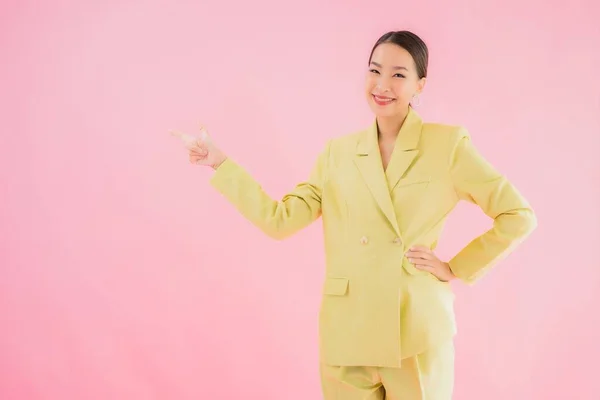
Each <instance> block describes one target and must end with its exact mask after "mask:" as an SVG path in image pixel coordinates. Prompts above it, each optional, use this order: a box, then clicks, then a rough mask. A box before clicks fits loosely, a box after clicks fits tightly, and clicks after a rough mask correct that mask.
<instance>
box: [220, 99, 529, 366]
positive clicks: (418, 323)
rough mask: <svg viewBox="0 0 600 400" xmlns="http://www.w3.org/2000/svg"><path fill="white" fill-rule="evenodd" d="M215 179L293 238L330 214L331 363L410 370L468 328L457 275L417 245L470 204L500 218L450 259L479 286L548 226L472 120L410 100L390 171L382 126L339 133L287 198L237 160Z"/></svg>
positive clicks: (325, 338)
mask: <svg viewBox="0 0 600 400" xmlns="http://www.w3.org/2000/svg"><path fill="white" fill-rule="evenodd" d="M211 184H212V185H213V186H214V187H215V188H216V189H217V190H218V191H219V192H220V193H222V194H223V195H224V196H225V197H226V198H227V199H228V200H229V201H230V202H231V203H232V204H233V205H234V206H235V207H236V208H237V209H238V210H239V211H240V213H241V214H242V215H243V216H245V217H246V218H247V219H248V220H250V221H251V222H252V223H254V224H255V225H256V226H257V227H258V228H260V229H261V230H262V231H264V232H265V233H266V234H268V235H269V236H271V237H273V238H275V239H283V238H285V237H288V236H290V235H292V234H293V233H295V232H297V231H298V230H300V229H301V228H303V227H305V226H307V225H308V224H310V223H311V222H313V221H314V220H316V219H317V218H318V217H319V216H322V218H323V231H324V240H325V254H326V273H325V279H324V285H323V298H322V303H321V309H320V313H319V332H320V333H319V337H320V341H319V342H320V356H321V361H322V362H323V363H326V364H330V365H355V366H356V365H358V366H384V367H399V366H400V364H401V359H403V358H405V357H410V356H412V355H415V354H417V353H420V352H422V351H424V350H426V349H427V348H429V347H430V346H435V345H436V344H438V343H440V342H441V341H444V340H449V339H451V338H452V337H453V336H454V334H455V333H456V324H455V317H454V309H453V308H454V306H453V304H454V293H453V292H452V289H451V287H450V285H449V284H448V283H445V282H441V281H439V280H438V279H437V278H436V277H435V276H433V275H432V274H430V273H429V272H425V271H421V270H418V269H416V268H415V267H414V266H413V265H412V264H411V263H410V262H409V261H408V260H407V258H406V256H405V252H406V251H407V250H408V248H409V247H411V246H413V245H423V246H428V247H429V248H431V249H434V248H435V247H436V244H437V242H438V238H439V236H440V233H441V231H442V227H443V225H444V222H445V220H446V217H447V215H448V214H449V213H450V212H451V211H452V209H453V208H454V207H455V206H456V204H457V203H458V202H459V201H460V200H467V201H470V202H473V203H475V204H477V205H478V206H479V207H480V208H481V209H482V210H483V212H485V213H486V214H487V215H488V216H489V217H491V218H493V219H494V224H493V228H492V229H490V230H489V231H487V232H486V233H484V234H483V235H481V236H479V237H477V238H475V239H474V240H473V241H472V242H470V243H469V244H468V245H467V246H466V247H465V248H464V249H462V250H461V251H460V252H459V253H458V254H457V255H456V256H455V257H454V258H452V259H451V260H450V261H449V264H450V267H451V269H452V271H453V272H454V274H455V275H456V276H457V277H458V278H459V279H461V280H462V281H464V282H466V283H467V284H472V283H473V282H475V281H476V280H477V279H478V278H480V277H481V276H482V275H483V274H484V273H485V272H486V271H487V270H489V268H490V267H491V266H492V265H494V264H495V263H496V262H498V261H499V260H501V259H502V258H504V257H505V256H506V255H507V254H508V253H509V252H510V251H512V250H513V249H514V248H515V246H516V245H517V244H518V243H520V242H521V241H522V240H523V239H524V238H525V237H527V236H528V235H529V233H530V232H531V231H532V230H533V229H534V228H535V227H536V224H537V222H536V217H535V214H534V212H533V210H532V209H531V207H530V205H529V204H528V202H527V201H526V200H525V199H524V198H523V196H522V195H521V194H519V192H518V191H517V189H516V188H515V187H514V186H513V185H512V184H511V183H510V182H509V181H508V180H507V179H506V178H505V177H503V176H502V175H501V174H500V173H499V172H498V171H497V170H496V169H494V167H493V166H492V165H490V163H488V162H487V161H486V160H485V159H484V158H483V157H482V156H481V155H480V154H479V153H478V151H477V150H476V148H475V147H474V146H473V144H472V142H471V140H470V137H469V134H468V133H467V131H466V130H465V129H464V128H462V127H456V126H449V125H442V124H433V123H424V122H423V121H422V120H421V118H420V117H419V116H418V115H417V113H416V112H415V111H414V110H413V109H412V108H410V111H409V113H408V116H407V118H406V120H405V122H404V124H403V126H402V128H401V130H400V132H399V134H398V138H397V140H396V145H395V148H394V151H393V153H392V157H391V159H390V162H389V165H388V168H387V169H386V170H385V171H384V169H383V164H382V160H381V153H380V151H379V146H378V140H377V124H376V122H374V123H373V124H372V125H371V126H370V127H369V128H368V129H365V130H362V131H360V132H357V133H354V134H351V135H346V136H342V137H338V138H333V139H330V140H329V141H328V143H327V145H326V147H325V149H324V151H322V152H321V154H320V156H319V157H318V160H317V162H316V165H315V166H314V168H313V170H312V173H311V174H310V177H309V178H308V179H307V180H306V181H305V182H303V183H300V184H298V185H297V186H296V187H295V188H294V189H293V190H292V191H291V192H290V193H288V194H286V195H285V196H284V197H283V198H282V199H281V200H274V199H272V198H271V197H269V195H267V194H266V193H265V192H264V191H263V189H262V188H261V186H260V185H259V183H257V181H256V180H254V179H253V177H252V176H250V175H249V174H248V173H247V172H246V171H245V170H244V169H243V168H242V167H241V166H240V165H238V164H237V163H235V162H234V161H233V160H231V159H228V160H227V161H225V162H224V163H223V164H221V166H220V167H219V168H217V170H216V172H215V174H214V175H213V176H212V178H211Z"/></svg>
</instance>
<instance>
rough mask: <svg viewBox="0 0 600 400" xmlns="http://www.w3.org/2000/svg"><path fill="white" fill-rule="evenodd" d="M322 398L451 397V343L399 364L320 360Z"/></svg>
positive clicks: (405, 399)
mask: <svg viewBox="0 0 600 400" xmlns="http://www.w3.org/2000/svg"><path fill="white" fill-rule="evenodd" d="M321 385H322V389H323V395H324V399H325V400H383V399H385V400H451V399H452V391H453V388H454V343H453V342H452V341H449V342H447V343H445V344H443V345H441V346H438V347H436V348H433V349H430V350H428V351H426V352H424V353H422V354H418V355H416V356H414V357H410V358H406V359H403V360H402V365H401V368H385V367H337V366H331V365H325V364H321Z"/></svg>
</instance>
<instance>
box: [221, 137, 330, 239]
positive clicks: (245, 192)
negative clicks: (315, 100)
mask: <svg viewBox="0 0 600 400" xmlns="http://www.w3.org/2000/svg"><path fill="white" fill-rule="evenodd" d="M330 143H331V142H330V141H329V142H328V143H327V145H326V146H325V149H324V150H323V151H322V152H321V153H320V154H319V156H318V158H317V161H316V163H315V164H314V166H313V168H312V171H311V173H310V175H309V177H308V179H307V180H306V181H304V182H301V183H299V184H297V185H296V186H295V187H294V188H293V189H292V190H291V191H290V192H288V193H287V194H285V195H284V196H283V197H282V198H281V199H273V198H271V197H270V196H269V195H268V194H267V193H265V191H264V190H263V189H262V187H261V185H260V184H259V183H258V182H257V181H256V180H255V179H254V178H253V177H252V176H251V175H250V174H249V173H248V172H247V171H246V170H245V169H244V168H243V167H242V166H241V165H239V164H238V163H236V162H235V161H233V160H232V159H230V158H227V159H226V160H225V162H223V164H221V165H220V166H219V167H218V168H217V170H216V171H215V174H214V175H213V176H212V178H211V181H210V183H211V185H212V186H213V187H214V188H215V189H216V190H217V191H219V192H220V193H221V194H222V195H223V196H224V197H225V198H226V199H227V200H228V201H229V202H230V203H232V204H233V206H234V207H235V208H236V209H237V210H238V211H239V212H240V213H241V214H242V215H243V216H244V217H245V218H246V219H248V220H249V221H250V222H252V223H253V224H254V225H255V226H257V227H258V228H259V229H261V230H262V231H263V232H264V233H265V234H267V235H268V236H270V237H272V238H274V239H277V240H282V239H285V238H287V237H289V236H291V235H293V234H294V233H296V232H298V231H299V230H301V229H302V228H304V227H306V226H308V225H309V224H310V223H312V222H313V221H315V220H316V219H317V218H319V217H320V216H321V195H322V192H323V183H324V180H325V175H326V172H327V162H328V158H329V151H330V147H331V144H330Z"/></svg>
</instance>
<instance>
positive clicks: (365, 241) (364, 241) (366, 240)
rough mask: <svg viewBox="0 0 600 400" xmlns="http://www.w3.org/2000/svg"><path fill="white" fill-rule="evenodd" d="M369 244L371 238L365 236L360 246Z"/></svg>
mask: <svg viewBox="0 0 600 400" xmlns="http://www.w3.org/2000/svg"><path fill="white" fill-rule="evenodd" d="M367 243H369V238H368V237H366V236H363V237H361V238H360V244H367Z"/></svg>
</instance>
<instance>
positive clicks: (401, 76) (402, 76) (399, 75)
mask: <svg viewBox="0 0 600 400" xmlns="http://www.w3.org/2000/svg"><path fill="white" fill-rule="evenodd" d="M394 76H398V77H400V78H405V76H404V75H402V74H396V75H394Z"/></svg>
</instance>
